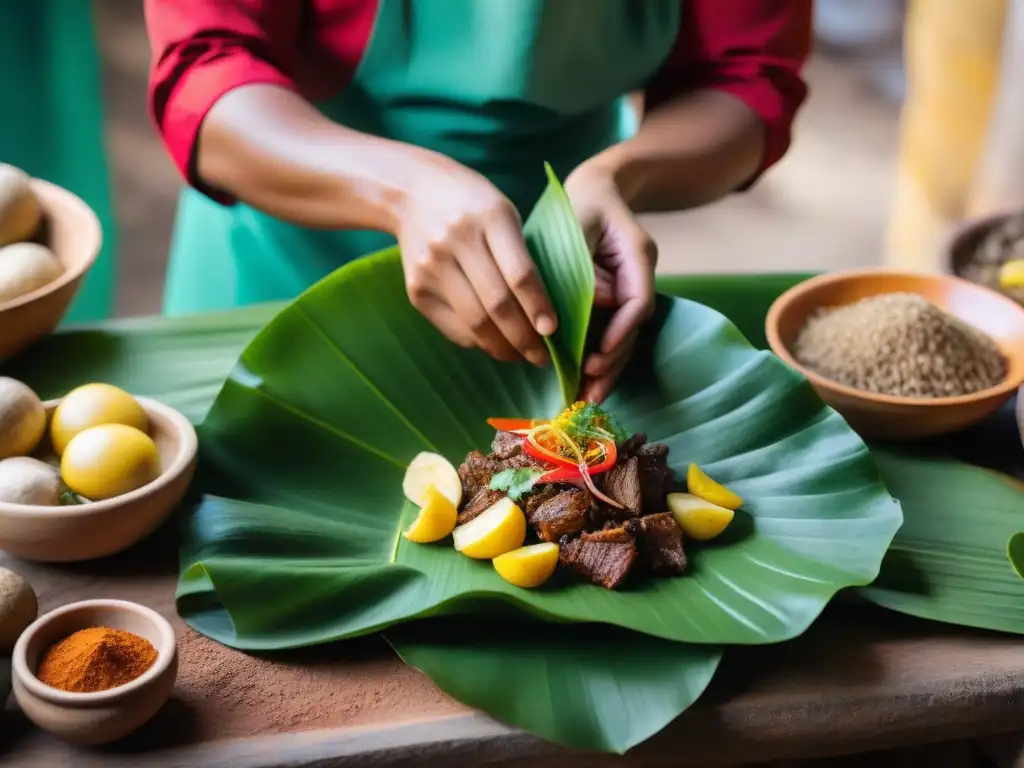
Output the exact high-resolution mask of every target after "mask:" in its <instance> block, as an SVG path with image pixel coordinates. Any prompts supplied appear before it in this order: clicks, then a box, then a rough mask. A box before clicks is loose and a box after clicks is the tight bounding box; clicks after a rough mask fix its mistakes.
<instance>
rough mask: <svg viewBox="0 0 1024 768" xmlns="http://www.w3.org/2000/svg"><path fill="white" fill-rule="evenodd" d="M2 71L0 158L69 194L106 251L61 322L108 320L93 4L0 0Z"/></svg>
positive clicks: (104, 173)
mask: <svg viewBox="0 0 1024 768" xmlns="http://www.w3.org/2000/svg"><path fill="white" fill-rule="evenodd" d="M0 73H2V75H0V81H2V82H3V84H4V93H3V96H4V112H3V118H2V119H0V162H3V163H9V164H11V165H15V166H17V167H19V168H21V169H22V170H24V171H25V172H26V173H28V174H30V175H31V176H36V177H38V178H41V179H45V180H47V181H51V182H53V183H54V184H57V185H59V186H61V187H64V188H65V189H68V190H70V191H71V192H74V193H75V194H76V195H78V196H79V197H81V198H82V199H83V200H84V201H85V202H86V204H88V205H89V206H90V207H91V208H92V209H93V210H94V211H95V212H96V215H97V216H98V217H99V220H100V224H101V225H102V227H103V250H102V252H101V253H100V255H99V257H98V258H97V260H96V263H95V265H94V266H93V268H92V269H91V270H89V274H88V275H87V276H86V279H85V280H84V282H83V283H82V287H81V288H80V290H79V292H78V295H77V296H76V297H75V301H74V303H73V304H72V306H71V309H70V310H69V312H68V314H67V315H66V316H65V318H64V321H65V322H70V323H74V322H82V321H93V320H100V319H103V318H105V317H108V316H109V315H110V314H111V312H112V311H113V302H114V282H115V268H114V249H115V225H116V223H115V220H114V212H113V198H112V194H111V189H110V173H109V168H108V165H107V154H106V151H105V146H104V139H103V94H102V90H101V85H100V61H99V54H98V52H97V48H96V37H95V35H94V28H93V18H92V3H91V2H81V0H33V2H15V0H7V1H6V2H0Z"/></svg>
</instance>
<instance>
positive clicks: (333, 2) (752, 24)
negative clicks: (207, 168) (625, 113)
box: [145, 0, 812, 180]
mask: <svg viewBox="0 0 1024 768" xmlns="http://www.w3.org/2000/svg"><path fill="white" fill-rule="evenodd" d="M379 2H380V0H305V1H302V2H300V0H145V12H146V26H147V29H148V32H149V38H150V44H151V46H152V50H153V60H152V67H151V70H150V81H149V106H150V112H151V115H152V117H153V121H154V123H155V124H156V126H157V129H158V130H159V132H160V135H161V137H162V139H163V141H164V143H165V145H166V146H167V149H168V151H169V152H170V154H171V157H172V158H173V159H174V162H175V164H176V165H177V166H178V168H179V170H180V171H181V172H182V174H183V175H184V176H186V177H188V176H189V175H190V173H191V169H192V168H193V164H192V156H193V152H194V148H195V143H196V138H197V134H198V132H199V127H200V126H201V125H202V122H203V120H204V119H205V117H206V114H207V112H208V111H209V110H210V108H211V107H212V106H213V105H214V104H215V103H216V102H217V100H218V99H220V97H221V96H223V95H224V94H225V93H227V92H228V91H230V90H232V89H233V88H237V87H238V86H241V85H247V84H252V83H269V84H274V85H279V86H283V87H286V88H291V89H293V90H295V91H297V92H299V93H301V94H303V95H304V96H305V97H307V98H309V99H310V100H322V99H326V98H329V97H330V96H332V95H333V94H334V93H337V91H338V90H340V88H342V87H344V85H345V84H346V83H347V82H348V81H349V80H350V79H351V77H352V74H353V73H354V72H355V70H356V68H357V67H358V65H359V61H360V59H361V58H362V56H363V54H364V53H365V51H366V48H367V44H368V43H369V39H370V35H371V33H372V30H373V22H374V19H375V18H376V15H377V5H378V3H379ZM811 8H812V0H683V2H682V21H681V23H680V27H679V34H678V37H677V39H676V43H675V47H674V49H673V51H672V53H671V54H670V55H669V56H668V58H667V59H666V61H665V62H664V64H663V65H662V67H661V70H660V71H659V72H658V73H657V74H656V75H655V77H654V78H653V79H652V80H651V82H650V83H649V84H648V85H647V87H646V90H645V102H646V108H647V109H650V108H652V107H654V106H656V105H657V104H658V103H659V102H662V101H664V100H666V99H668V98H671V97H673V96H674V95H676V94H678V93H681V92H685V91H690V90H695V89H716V90H721V91H726V92H728V93H731V94H733V95H734V96H736V97H738V98H739V99H742V100H743V101H744V102H745V103H746V104H747V105H749V106H750V107H751V109H753V110H754V111H755V112H756V113H757V114H758V115H759V117H760V118H761V120H762V122H763V123H764V125H765V128H766V142H765V155H764V160H763V163H762V170H764V169H765V168H767V167H769V166H770V165H772V164H773V163H774V162H775V161H777V160H778V159H779V158H780V157H782V155H783V154H784V153H785V151H786V149H787V148H788V146H789V142H790V131H791V126H792V123H793V118H794V116H795V114H796V111H797V109H798V107H799V106H800V104H801V103H802V102H803V100H804V99H805V97H806V95H807V87H806V85H805V84H804V82H803V80H802V79H801V77H800V70H801V68H802V66H803V63H804V62H805V61H806V59H807V57H808V55H809V53H810V48H811ZM310 20H312V23H311V24H310V23H308V22H310ZM190 180H191V179H190Z"/></svg>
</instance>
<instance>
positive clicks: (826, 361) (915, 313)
mask: <svg viewBox="0 0 1024 768" xmlns="http://www.w3.org/2000/svg"><path fill="white" fill-rule="evenodd" d="M766 332H767V336H768V343H769V345H770V346H771V348H772V351H773V352H775V354H776V355H778V356H779V357H780V358H781V359H782V361H783V362H785V363H786V364H787V365H789V366H790V367H791V368H794V369H795V370H797V371H799V372H800V373H801V374H803V375H804V376H806V377H807V379H808V380H809V381H810V383H811V385H812V386H813V387H814V389H815V390H816V391H817V392H818V394H819V395H820V396H821V398H822V399H823V400H824V401H825V402H826V403H828V404H829V405H831V406H832V407H833V408H835V409H836V410H837V411H839V413H841V414H842V415H843V417H844V418H845V419H846V420H847V421H848V422H849V424H850V425H851V426H852V427H853V428H854V429H856V430H857V431H858V432H859V433H860V434H861V435H863V436H865V437H870V438H878V439H886V440H918V439H922V438H927V437H934V436H937V435H942V434H947V433H950V432H955V431H957V430H960V429H964V428H965V427H968V426H970V425H972V424H974V423H976V422H978V421H980V420H981V419H984V418H985V417H986V416H988V415H990V414H991V413H993V412H994V411H996V410H998V409H999V408H1000V406H1002V405H1003V404H1004V403H1006V402H1007V401H1008V400H1009V399H1010V397H1012V396H1013V393H1014V392H1015V391H1016V390H1017V388H1018V387H1020V386H1021V384H1022V383H1024V307H1021V306H1020V305H1019V304H1017V303H1016V302H1014V301H1012V300H1011V299H1009V298H1007V297H1006V296H1003V295H1001V294H1000V293H998V292H996V291H993V290H991V289H989V288H985V287H984V286H981V285H977V284H975V283H971V282H968V281H967V280H962V279H960V278H957V277H953V276H950V275H931V274H910V273H901V272H890V271H887V270H852V271H846V272H837V273H831V274H826V275H821V276H819V277H815V278H812V279H810V280H807V281H805V282H803V283H801V284H799V285H797V286H795V287H794V288H791V289H790V290H789V291H787V292H786V293H784V294H783V295H782V296H780V297H779V298H778V299H776V301H775V303H774V304H772V307H771V309H770V310H769V312H768V318H767V320H766Z"/></svg>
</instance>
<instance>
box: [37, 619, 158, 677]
mask: <svg viewBox="0 0 1024 768" xmlns="http://www.w3.org/2000/svg"><path fill="white" fill-rule="evenodd" d="M154 661H156V649H155V648H154V647H153V644H152V643H150V642H149V641H148V640H146V639H145V638H144V637H139V636H138V635H135V634H133V633H131V632H125V631H124V630H121V629H110V628H108V627H89V628H88V629H81V630H79V631H78V632H75V633H73V634H71V635H68V636H67V637H65V638H64V639H63V640H61V641H60V642H58V643H55V644H54V645H52V646H50V648H49V649H47V651H46V653H44V654H43V658H42V660H41V661H40V663H39V671H38V672H37V673H36V676H37V677H38V678H39V679H40V681H42V682H43V683H45V684H46V685H51V686H53V687H54V688H59V689H60V690H62V691H71V692H74V693H95V692H96V691H105V690H107V689H108V688H115V687H117V686H119V685H124V684H125V683H130V682H131V681H132V680H134V679H135V678H137V677H139V676H140V675H141V674H143V673H144V672H145V671H146V670H147V669H149V668H150V667H151V666H153V662H154Z"/></svg>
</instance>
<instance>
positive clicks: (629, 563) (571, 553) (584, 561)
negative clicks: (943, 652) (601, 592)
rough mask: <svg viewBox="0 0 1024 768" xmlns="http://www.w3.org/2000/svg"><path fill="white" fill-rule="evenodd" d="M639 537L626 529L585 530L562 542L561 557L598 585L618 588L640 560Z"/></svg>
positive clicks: (565, 562)
mask: <svg viewBox="0 0 1024 768" xmlns="http://www.w3.org/2000/svg"><path fill="white" fill-rule="evenodd" d="M636 558H637V551H636V539H635V538H634V537H633V536H632V534H630V533H627V532H626V531H625V530H624V529H623V528H612V529H610V530H606V531H595V532H594V533H584V534H582V535H580V537H579V538H578V539H570V538H569V537H568V536H567V537H565V538H563V539H562V541H561V545H560V549H559V553H558V560H559V562H560V563H561V564H562V565H564V566H565V567H566V568H569V569H570V570H572V571H575V572H576V573H577V574H579V575H580V576H582V577H583V578H585V579H588V580H590V581H592V582H593V583H594V584H597V585H599V586H602V587H605V588H606V589H615V588H616V587H618V586H619V585H620V584H621V583H622V582H623V580H624V579H625V578H626V576H628V575H629V571H630V569H631V568H632V567H633V563H634V562H635V561H636Z"/></svg>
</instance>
